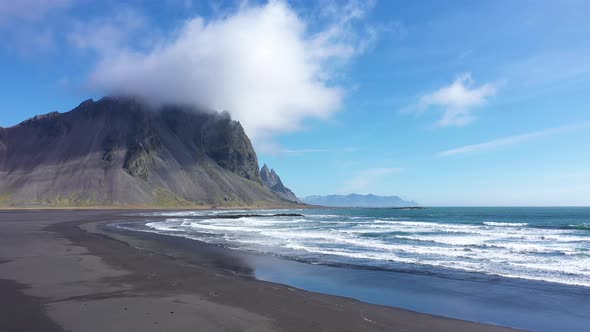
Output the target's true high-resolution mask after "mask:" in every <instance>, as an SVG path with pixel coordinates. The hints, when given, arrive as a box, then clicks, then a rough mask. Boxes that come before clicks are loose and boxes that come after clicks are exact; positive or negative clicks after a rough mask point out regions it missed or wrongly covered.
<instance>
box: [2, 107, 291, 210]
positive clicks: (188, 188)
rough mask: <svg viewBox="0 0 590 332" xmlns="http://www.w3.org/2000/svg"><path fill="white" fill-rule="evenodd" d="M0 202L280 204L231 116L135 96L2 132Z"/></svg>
mask: <svg viewBox="0 0 590 332" xmlns="http://www.w3.org/2000/svg"><path fill="white" fill-rule="evenodd" d="M269 174H271V176H272V172H270V171H269ZM0 195H4V196H3V197H6V199H5V200H6V201H7V202H8V204H10V205H23V206H27V205H28V206H31V205H60V204H61V205H70V206H73V205H111V204H121V205H125V204H145V205H152V204H155V205H162V204H170V205H183V204H185V205H186V204H210V205H231V204H234V205H247V204H255V203H256V204H259V203H260V204H261V205H262V204H276V203H280V204H282V203H281V202H283V201H282V200H281V199H280V198H279V197H278V195H277V194H276V193H273V192H272V191H270V190H269V189H268V188H266V187H264V186H263V185H262V179H261V176H260V169H259V166H258V158H257V156H256V152H255V151H254V148H253V147H252V144H251V142H250V139H249V138H248V136H247V135H246V133H245V132H244V129H243V128H242V126H241V125H240V123H238V122H237V121H234V120H232V119H231V117H230V116H229V114H228V113H227V112H225V113H216V112H211V111H201V110H198V109H195V108H193V107H188V106H178V105H168V106H162V107H156V106H153V105H149V104H147V103H145V102H142V101H141V100H140V99H138V98H133V97H105V98H102V99H100V100H98V101H93V100H92V99H89V100H86V101H84V102H82V103H81V104H80V105H79V106H78V107H76V108H74V109H73V110H71V111H69V112H65V113H58V112H52V113H48V114H46V115H41V116H36V117H34V118H32V119H29V120H26V121H23V122H22V123H21V124H19V125H16V126H13V127H10V128H0Z"/></svg>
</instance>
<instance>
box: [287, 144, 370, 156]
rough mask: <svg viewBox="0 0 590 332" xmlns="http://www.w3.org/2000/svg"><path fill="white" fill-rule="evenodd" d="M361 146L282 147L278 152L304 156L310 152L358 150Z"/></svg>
mask: <svg viewBox="0 0 590 332" xmlns="http://www.w3.org/2000/svg"><path fill="white" fill-rule="evenodd" d="M358 150H360V148H358V147H355V146H348V147H344V148H336V149H280V150H279V151H278V154H286V155H291V156H302V155H306V154H309V153H325V152H356V151H358Z"/></svg>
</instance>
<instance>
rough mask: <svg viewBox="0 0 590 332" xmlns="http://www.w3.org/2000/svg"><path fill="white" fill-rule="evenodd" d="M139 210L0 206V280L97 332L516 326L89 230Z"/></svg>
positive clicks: (63, 321) (211, 252) (71, 323)
mask: <svg viewBox="0 0 590 332" xmlns="http://www.w3.org/2000/svg"><path fill="white" fill-rule="evenodd" d="M138 212H142V211H141V210H75V211H65V210H47V211H43V212H38V211H29V210H21V211H10V212H8V211H0V227H1V228H2V230H3V231H4V230H7V229H8V230H10V232H2V235H3V238H2V240H4V239H5V238H6V239H8V236H11V238H10V241H4V242H2V241H0V243H2V244H0V246H1V247H0V249H2V251H0V252H2V256H7V257H0V259H3V260H5V261H7V262H5V263H4V264H0V279H11V280H16V281H17V282H19V283H21V284H27V285H28V287H27V289H26V290H25V291H24V292H25V294H26V296H27V298H40V299H41V300H40V301H41V302H42V304H43V306H44V308H45V310H46V313H47V315H48V316H49V317H50V318H51V319H52V321H55V322H57V323H58V324H59V325H60V326H61V327H62V328H64V329H68V330H84V331H94V330H96V331H99V330H101V327H102V328H103V329H104V324H105V322H104V321H105V319H107V320H109V319H110V321H111V323H110V324H115V325H112V326H110V327H109V328H110V330H120V331H124V330H129V329H131V328H139V327H141V329H143V330H145V331H152V330H153V331H157V330H162V329H163V330H170V331H183V330H185V329H187V328H188V327H190V326H196V325H195V324H197V325H198V324H201V326H208V328H207V329H206V330H217V331H228V330H232V329H234V330H235V329H242V330H246V331H247V330H251V331H265V330H268V331H274V330H281V331H300V330H310V331H313V330H324V329H327V330H347V329H348V330H353V331H358V330H360V331H385V330H395V329H401V330H403V329H405V330H410V331H433V330H436V331H514V330H513V329H509V328H503V327H498V326H492V325H485V324H479V323H474V322H468V321H461V320H456V319H450V318H443V317H438V316H433V315H429V314H422V313H418V312H413V311H409V310H404V309H398V308H393V307H388V306H380V305H374V304H368V303H364V302H361V301H358V300H354V299H351V298H345V297H339V296H333V295H326V294H320V293H313V292H308V291H305V290H301V289H295V288H293V287H290V286H286V285H282V284H276V283H272V282H266V281H260V280H257V279H255V278H253V277H251V271H249V270H248V269H247V264H244V262H241V261H240V260H239V256H232V255H225V254H223V253H222V250H217V249H222V248H217V249H215V248H213V247H214V246H211V245H208V244H194V245H196V246H199V248H200V250H198V251H196V252H195V251H194V250H193V249H194V248H190V250H189V251H186V250H187V249H189V248H186V247H183V244H181V243H180V242H182V241H175V240H172V242H174V245H173V246H170V247H167V246H166V245H165V244H163V243H162V241H160V240H157V239H147V240H146V239H143V240H142V239H137V237H126V236H125V235H121V234H118V235H116V236H106V235H105V234H101V232H100V231H98V232H97V233H94V232H88V230H90V231H95V230H98V229H97V228H96V227H97V226H99V225H104V224H107V223H114V222H122V221H133V220H138V219H139V218H138V217H137V216H130V215H125V214H129V213H138ZM143 212H149V211H145V210H144V211H143ZM79 226H82V227H83V228H85V229H86V230H84V229H83V228H82V227H79ZM7 227H8V228H7ZM93 228H94V229H93ZM187 241H191V242H195V241H193V240H187ZM11 244H13V245H15V246H17V248H16V249H18V250H16V249H13V250H10V245H11ZM48 247H51V249H53V251H48V250H47V249H48ZM135 247H140V248H142V249H136V248H135ZM5 249H6V250H5ZM183 249H184V250H185V251H183ZM166 250H168V251H166ZM170 250H172V251H175V250H176V255H174V254H173V253H172V252H170ZM226 250H227V249H226ZM17 251H18V252H17ZM178 253H180V254H181V255H178ZM188 253H193V254H194V255H189V254H188ZM183 255H184V256H183ZM39 259H42V260H43V262H44V263H45V264H46V265H45V267H47V266H51V267H52V271H45V272H47V273H49V274H50V275H51V278H49V279H51V280H49V281H48V280H46V279H47V278H40V276H38V274H39V273H40V272H41V271H44V270H42V268H43V266H39V264H38V263H39ZM31 260H32V261H31ZM56 264H60V265H58V266H56ZM224 265H225V266H226V267H231V268H229V269H228V268H224ZM60 267H61V269H60V270H59V271H53V270H57V269H58V268H60ZM18 268H20V270H18ZM40 269H41V270H40ZM236 271H237V272H236ZM26 272H28V273H26ZM35 272H36V274H37V276H35ZM30 273H33V275H31V274H30ZM249 275H250V276H249ZM0 298H1V297H0ZM1 301H4V300H0V302H1ZM81 308H83V309H84V310H82V309H81ZM171 308H172V309H171ZM146 316H149V319H148V320H149V323H150V324H147V323H148V322H147V321H148V320H146V319H145V318H146ZM117 318H119V320H117ZM123 318H124V319H123ZM113 320H115V321H114V322H113ZM117 324H119V325H117Z"/></svg>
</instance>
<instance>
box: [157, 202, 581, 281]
mask: <svg viewBox="0 0 590 332" xmlns="http://www.w3.org/2000/svg"><path fill="white" fill-rule="evenodd" d="M276 213H298V214H302V216H273V214H276ZM236 214H237V215H239V214H243V216H242V217H237V216H236ZM246 214H259V215H258V216H247V215H246ZM159 215H162V213H159ZM165 215H166V216H167V217H168V218H167V219H166V220H165V221H157V222H148V223H147V224H146V225H147V227H148V229H149V230H151V231H154V232H158V233H162V234H168V235H174V236H183V237H189V238H193V239H197V240H200V241H204V242H207V243H212V244H216V245H221V246H225V247H230V248H234V249H240V250H247V251H254V252H260V253H270V254H273V255H278V256H281V257H285V258H289V259H294V260H297V261H303V262H307V263H313V264H325V265H338V266H340V265H346V266H354V267H357V268H366V269H384V270H394V271H413V272H420V273H435V274H442V275H444V274H445V273H452V272H453V271H464V272H465V271H466V272H471V273H479V274H486V275H495V276H503V277H508V278H520V279H529V280H542V281H547V282H552V283H559V284H567V285H577V286H585V287H589V286H590V208H578V207H572V208H566V207H555V208H554V207H543V208H540V207H506V208H501V207H493V208H492V207H482V208H478V207H469V208H464V207H461V208H448V207H444V208H443V207H436V208H427V209H423V210H395V209H318V210H275V211H269V210H261V211H206V212H204V211H193V212H190V211H189V212H186V211H183V212H170V213H165ZM224 216H227V217H228V218H224ZM230 216H231V218H229V217H230Z"/></svg>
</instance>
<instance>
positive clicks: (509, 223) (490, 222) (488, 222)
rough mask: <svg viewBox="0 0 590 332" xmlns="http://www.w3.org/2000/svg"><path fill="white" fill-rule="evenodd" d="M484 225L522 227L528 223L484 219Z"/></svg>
mask: <svg viewBox="0 0 590 332" xmlns="http://www.w3.org/2000/svg"><path fill="white" fill-rule="evenodd" d="M483 224H484V225H487V226H499V227H524V226H528V225H529V224H528V223H526V222H495V221H484V222H483Z"/></svg>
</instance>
